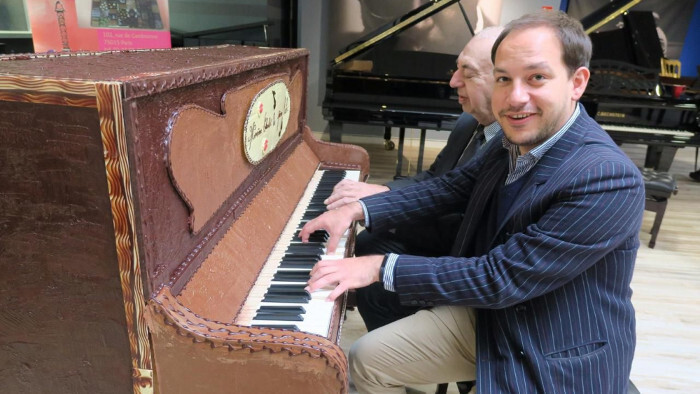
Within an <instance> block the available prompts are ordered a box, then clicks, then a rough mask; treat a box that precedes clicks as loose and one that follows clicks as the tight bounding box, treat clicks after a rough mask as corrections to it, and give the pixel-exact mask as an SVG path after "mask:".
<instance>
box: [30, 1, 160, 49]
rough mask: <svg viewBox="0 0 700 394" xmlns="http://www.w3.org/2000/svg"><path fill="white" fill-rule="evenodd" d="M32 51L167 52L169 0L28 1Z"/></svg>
mask: <svg viewBox="0 0 700 394" xmlns="http://www.w3.org/2000/svg"><path fill="white" fill-rule="evenodd" d="M27 8H28V9H27V11H28V13H29V24H30V26H31V30H32V40H33V42H34V51H35V52H37V53H39V52H65V51H73V52H74V51H108V50H124V49H148V48H170V23H169V14H168V0H32V1H29V2H27Z"/></svg>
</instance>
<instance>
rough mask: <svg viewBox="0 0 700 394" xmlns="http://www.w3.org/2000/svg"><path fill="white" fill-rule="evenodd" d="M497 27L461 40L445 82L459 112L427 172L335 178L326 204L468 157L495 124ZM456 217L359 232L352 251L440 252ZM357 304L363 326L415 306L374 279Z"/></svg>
mask: <svg viewBox="0 0 700 394" xmlns="http://www.w3.org/2000/svg"><path fill="white" fill-rule="evenodd" d="M502 30H503V28H502V27H497V26H494V27H487V28H486V29H483V30H481V31H480V32H479V33H478V34H477V35H475V36H474V37H472V39H471V40H470V41H469V42H468V43H467V45H466V46H465V47H464V49H463V50H462V52H461V53H460V54H459V56H458V57H457V69H456V70H455V72H454V73H453V75H452V78H451V80H450V86H451V87H453V88H454V89H455V90H456V91H457V96H458V100H459V103H460V104H461V106H462V109H463V110H464V113H463V114H462V115H461V116H460V117H459V119H458V120H457V124H456V125H455V128H454V129H453V130H452V132H451V133H450V136H449V138H448V140H447V143H446V145H445V147H444V148H443V149H442V151H440V153H439V154H438V156H437V158H436V159H435V162H434V163H433V164H432V165H431V166H430V168H429V169H428V170H427V171H423V172H421V173H420V174H418V175H416V176H414V177H410V178H404V179H398V180H394V181H392V182H389V183H387V184H386V185H374V184H369V183H364V182H355V181H351V180H344V181H341V182H340V183H339V184H338V185H336V187H335V188H334V190H333V194H332V195H331V196H330V197H329V198H328V199H327V200H326V204H327V205H328V209H335V208H338V207H340V206H342V205H344V204H347V203H350V202H354V201H357V200H358V199H359V198H362V197H367V196H370V195H373V194H376V193H381V192H385V191H388V190H396V189H399V188H402V187H406V186H409V185H413V184H415V183H418V182H421V181H424V180H427V179H431V178H434V177H439V176H442V175H444V174H446V173H447V172H449V171H451V170H452V169H453V168H455V167H457V166H459V165H463V164H464V163H466V162H467V161H469V160H470V159H471V158H472V157H473V156H474V154H475V153H476V152H477V151H478V150H479V149H480V148H481V147H482V146H483V145H484V143H485V142H488V141H489V140H490V139H491V138H492V137H493V136H495V135H496V134H497V133H498V132H499V131H500V129H501V126H499V124H498V122H496V117H495V116H494V115H493V112H492V111H491V93H492V92H493V82H494V81H493V63H492V62H491V47H492V46H493V43H494V42H495V41H496V38H497V37H498V35H499V34H500V33H501V31H502ZM461 222H462V214H461V213H449V214H446V215H442V216H440V217H437V218H434V219H431V220H429V221H425V222H423V223H420V224H417V225H414V226H407V227H397V228H392V229H388V230H386V231H372V232H369V231H363V232H361V233H360V234H359V235H358V237H357V240H356V242H355V255H356V256H366V255H371V254H384V253H390V252H391V253H398V254H413V255H420V256H442V255H445V254H448V253H449V252H450V248H451V247H452V244H453V243H454V240H455V235H456V233H457V230H458V229H459V225H460V223H461ZM356 299H357V307H358V310H359V312H360V315H361V316H362V319H363V320H364V322H365V325H366V326H367V330H369V331H372V330H374V329H376V328H379V327H381V326H383V325H386V324H388V323H391V322H393V321H395V320H398V319H400V318H402V317H405V316H408V315H410V314H412V313H415V312H416V311H417V310H418V309H420V308H419V307H416V306H411V305H401V303H400V302H399V300H398V298H397V296H396V294H395V293H393V292H388V291H386V290H384V288H383V287H382V286H381V284H380V283H375V284H372V285H370V286H368V287H365V288H361V289H358V290H357V293H356Z"/></svg>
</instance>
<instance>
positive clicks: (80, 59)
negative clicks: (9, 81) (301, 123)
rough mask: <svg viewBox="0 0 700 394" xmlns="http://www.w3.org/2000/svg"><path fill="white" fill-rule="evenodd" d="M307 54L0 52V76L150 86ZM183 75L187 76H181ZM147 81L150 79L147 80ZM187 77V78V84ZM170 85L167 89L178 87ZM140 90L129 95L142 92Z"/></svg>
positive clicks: (243, 50)
mask: <svg viewBox="0 0 700 394" xmlns="http://www.w3.org/2000/svg"><path fill="white" fill-rule="evenodd" d="M307 54H308V51H307V50H306V49H287V48H261V47H248V46H240V45H221V46H211V47H190V48H176V49H153V50H131V51H111V52H68V53H58V52H57V53H44V54H23V55H5V56H0V79H2V77H3V76H25V77H32V76H38V77H41V78H44V79H79V80H86V81H116V82H125V83H128V84H134V83H137V84H139V85H152V82H154V81H158V80H161V79H166V80H167V79H172V77H173V76H178V79H180V80H182V82H180V83H182V84H183V85H188V84H190V83H197V82H203V81H206V80H209V79H215V78H221V77H226V76H229V75H235V74H238V73H241V72H244V71H248V70H251V69H255V68H260V67H264V66H267V65H271V64H276V63H281V62H284V61H287V60H290V59H294V58H298V57H303V56H306V55H307ZM184 76H186V77H187V78H183V77H184ZM149 81H150V82H151V83H148V82H149ZM188 81H189V82H188ZM180 86H182V85H178V86H169V87H165V89H167V88H176V87H180ZM138 90H139V89H138V88H137V89H134V92H132V95H136V96H138V95H140V94H139V93H138Z"/></svg>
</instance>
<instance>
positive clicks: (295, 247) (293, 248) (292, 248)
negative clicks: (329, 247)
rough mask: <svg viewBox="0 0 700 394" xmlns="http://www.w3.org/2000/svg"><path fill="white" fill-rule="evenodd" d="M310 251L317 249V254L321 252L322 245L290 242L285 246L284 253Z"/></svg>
mask: <svg viewBox="0 0 700 394" xmlns="http://www.w3.org/2000/svg"><path fill="white" fill-rule="evenodd" d="M310 251H317V252H318V254H323V246H322V245H316V244H308V243H301V244H290V245H289V246H287V250H286V253H288V254H293V253H294V252H310Z"/></svg>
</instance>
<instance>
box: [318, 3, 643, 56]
mask: <svg viewBox="0 0 700 394" xmlns="http://www.w3.org/2000/svg"><path fill="white" fill-rule="evenodd" d="M640 1H641V0H640ZM454 3H457V4H459V7H460V10H461V11H462V15H463V16H464V19H465V20H466V22H467V25H468V26H469V30H470V31H471V32H472V35H474V33H473V29H472V26H471V24H470V23H469V19H468V18H467V15H466V12H465V11H464V8H463V7H462V4H461V3H460V2H459V0H430V1H428V2H427V3H425V4H423V5H421V6H420V7H418V8H416V9H414V10H412V11H411V12H409V13H407V14H405V15H403V16H401V17H399V18H397V19H395V20H394V21H392V22H390V23H387V24H385V25H384V26H382V27H380V28H378V29H376V30H374V31H373V32H371V33H369V34H367V35H365V36H364V37H362V38H360V39H359V40H357V41H355V42H353V43H352V44H350V45H348V46H347V47H346V50H345V51H344V52H343V53H341V54H340V55H338V56H336V57H335V58H334V59H333V60H331V64H330V66H331V67H335V66H337V65H339V64H341V63H343V62H344V61H346V60H348V59H351V58H353V57H355V56H357V55H359V54H361V53H363V52H365V51H367V50H368V49H370V48H373V47H375V46H376V45H377V44H378V43H380V42H382V41H384V40H385V39H387V38H389V37H392V36H395V35H396V34H398V33H400V32H402V31H404V30H406V29H408V28H410V27H412V26H414V25H416V24H418V23H419V22H421V21H423V20H425V19H427V18H429V17H431V16H433V15H434V14H436V13H438V12H440V11H442V10H443V9H445V8H447V7H449V6H451V5H452V4H454Z"/></svg>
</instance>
